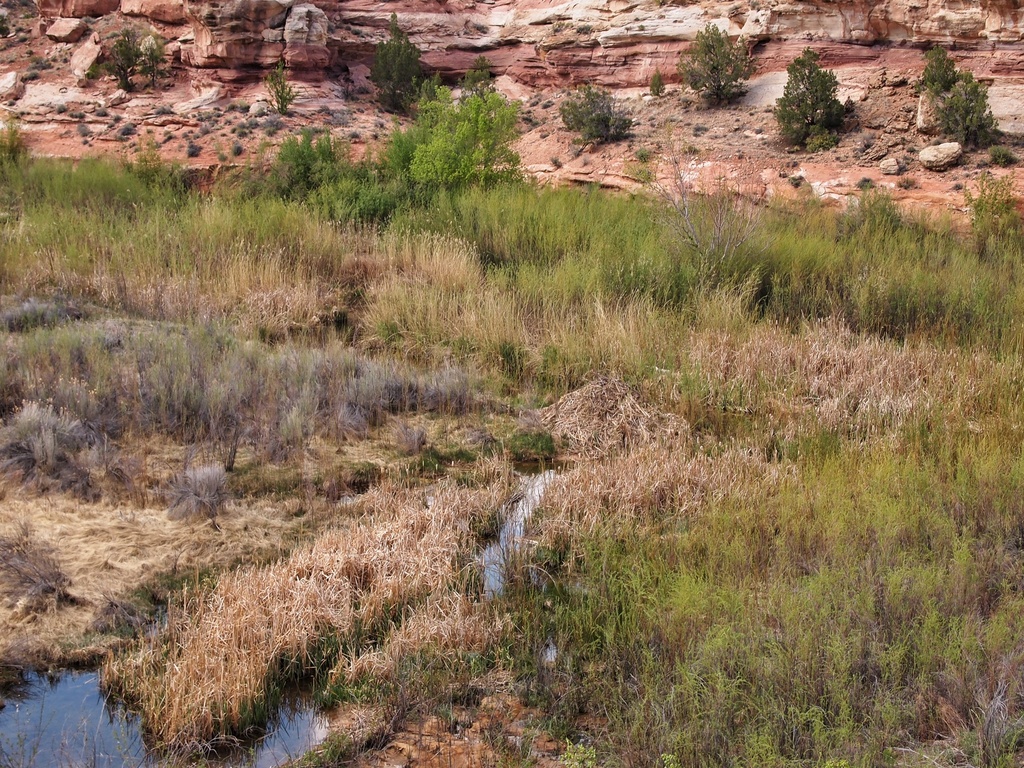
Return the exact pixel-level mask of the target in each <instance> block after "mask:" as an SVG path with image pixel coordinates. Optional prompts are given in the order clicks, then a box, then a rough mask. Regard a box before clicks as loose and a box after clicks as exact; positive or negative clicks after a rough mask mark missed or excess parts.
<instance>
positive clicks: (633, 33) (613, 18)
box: [36, 0, 1024, 87]
mask: <svg viewBox="0 0 1024 768" xmlns="http://www.w3.org/2000/svg"><path fill="white" fill-rule="evenodd" d="M36 2H37V3H38V5H39V9H40V12H41V13H42V14H43V15H44V16H47V17H58V16H62V17H81V16H87V15H88V16H98V15H102V14H106V13H110V12H112V11H114V10H117V9H118V8H120V10H121V11H122V12H123V13H125V14H128V15H135V16H142V17H146V18H149V19H151V20H153V21H156V22H160V23H164V24H180V23H187V24H188V25H189V26H190V27H191V30H190V31H191V34H192V40H191V41H188V42H185V41H183V42H182V47H181V50H180V57H181V61H182V62H183V63H185V64H187V65H191V66H195V67H204V68H218V69H221V70H223V73H222V74H223V75H224V76H227V75H231V76H232V77H244V76H246V73H247V72H248V76H250V77H253V78H255V77H259V73H260V72H261V71H262V70H264V69H266V68H268V67H272V66H274V65H275V64H276V63H277V62H279V61H282V60H283V61H285V63H286V64H287V65H288V66H289V67H290V68H292V69H293V70H304V71H306V72H309V73H315V72H317V71H322V70H324V69H325V68H327V67H329V66H331V64H333V63H334V62H338V63H339V64H340V65H341V66H343V67H347V68H348V69H349V71H355V70H356V69H357V68H360V67H363V66H366V65H367V64H368V63H369V62H370V60H371V59H372V54H373V48H374V45H375V44H376V43H377V42H379V41H380V40H382V39H384V38H385V37H386V34H387V27H388V19H389V17H390V14H391V13H392V12H395V13H397V14H398V17H399V22H400V24H401V26H402V28H403V29H404V30H405V31H406V32H407V33H408V34H409V36H410V39H411V40H412V41H413V42H414V43H415V44H416V45H418V46H419V47H420V48H421V50H422V51H423V61H424V63H425V64H426V65H427V66H428V67H429V68H431V69H433V70H435V71H438V72H440V73H441V74H442V75H450V76H457V75H459V74H461V73H463V72H465V71H466V70H467V69H468V68H469V67H471V66H472V63H473V61H474V60H475V59H476V58H477V57H478V56H480V55H481V54H483V55H486V56H487V58H488V59H489V60H490V61H491V63H492V67H493V71H494V72H495V73H496V74H498V75H504V76H508V77H509V78H511V79H512V80H513V81H515V82H517V83H519V84H523V85H526V86H533V87H537V86H547V87H550V86H558V85H564V84H569V85H571V84H576V83H581V82H591V83H596V84H600V85H605V86H611V87H623V86H643V85H646V84H647V83H648V82H649V80H650V77H651V75H652V74H653V73H654V71H655V70H656V69H660V70H661V72H662V73H663V74H664V75H665V76H666V78H667V79H668V80H669V82H673V81H674V80H675V64H676V62H677V60H678V58H679V55H680V53H682V52H683V51H685V50H686V49H687V47H688V46H689V44H690V42H691V41H692V40H693V38H694V36H695V35H696V34H697V32H698V31H700V30H701V29H702V28H703V27H704V26H706V25H707V24H714V25H716V26H718V27H719V28H720V29H722V30H724V31H725V32H726V33H728V34H729V35H730V36H731V37H739V36H744V37H746V38H747V40H749V41H750V42H751V43H755V42H757V43H763V42H765V41H770V47H773V48H774V54H773V53H772V51H771V50H768V51H760V52H759V53H761V54H763V55H759V61H760V62H761V65H762V67H764V68H767V69H769V70H779V69H782V68H784V66H785V64H786V63H788V62H789V61H790V60H792V58H793V55H796V54H797V53H799V49H800V48H801V47H803V46H804V45H807V44H808V43H809V42H810V43H814V45H815V47H816V48H818V49H820V50H821V51H822V54H823V60H824V61H825V63H826V64H827V65H829V66H837V65H841V64H853V63H857V62H861V61H863V62H865V63H867V62H868V61H870V60H871V59H872V58H873V57H874V56H876V52H875V51H872V49H871V48H870V47H869V46H870V44H874V43H897V44H907V45H913V46H916V47H919V48H923V47H925V46H927V45H930V44H934V43H939V44H942V45H947V46H954V45H955V46H956V47H957V48H971V47H975V48H977V47H979V46H991V45H993V44H1003V43H1016V42H1020V41H1024V2H1022V0H983V2H981V3H963V2H961V1H960V0H883V1H882V2H878V3H875V2H868V1H867V0H757V1H756V2H755V0H739V2H734V3H729V4H726V3H711V2H704V3H700V4H681V5H676V4H671V3H670V4H664V3H661V2H659V0H565V2H561V3H557V4H553V3H550V2H547V0H447V2H445V1H444V0H422V2H418V3H415V4H413V3H410V2H405V0H397V1H396V2H394V3H386V4H385V3H380V2H379V0H346V2H341V0H36ZM851 44H854V45H851ZM773 56H774V58H773ZM991 67H992V68H993V69H999V70H1000V73H1004V74H1005V73H1011V74H1012V73H1016V74H1021V73H1024V55H1022V54H1021V53H1019V52H1012V53H1010V52H1008V54H1007V55H1006V56H1001V57H999V61H998V62H995V63H993V64H991Z"/></svg>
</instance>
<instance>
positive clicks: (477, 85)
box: [460, 56, 494, 97]
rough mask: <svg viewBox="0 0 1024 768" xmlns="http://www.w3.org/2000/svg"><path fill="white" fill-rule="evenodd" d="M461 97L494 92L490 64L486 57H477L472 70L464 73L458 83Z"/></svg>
mask: <svg viewBox="0 0 1024 768" xmlns="http://www.w3.org/2000/svg"><path fill="white" fill-rule="evenodd" d="M460 85H461V87H462V93H463V96H464V97H465V96H470V95H474V94H481V95H482V94H485V93H489V92H491V91H493V90H494V82H493V78H492V77H491V62H490V61H488V59H487V57H486V56H477V58H476V61H474V62H473V66H472V68H471V69H470V70H469V71H468V72H466V74H465V76H464V77H463V78H462V82H461V83H460Z"/></svg>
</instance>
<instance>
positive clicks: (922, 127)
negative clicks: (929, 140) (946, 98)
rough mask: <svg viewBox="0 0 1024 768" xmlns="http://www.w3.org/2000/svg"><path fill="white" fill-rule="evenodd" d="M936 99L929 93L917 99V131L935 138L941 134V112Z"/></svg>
mask: <svg viewBox="0 0 1024 768" xmlns="http://www.w3.org/2000/svg"><path fill="white" fill-rule="evenodd" d="M936 106H937V105H936V102H935V97H934V96H933V95H932V94H930V93H928V92H927V91H926V92H924V93H922V94H921V95H920V96H919V97H918V99H917V130H919V131H920V132H921V133H924V134H928V135H929V136H933V135H935V134H937V133H938V132H939V112H938V109H936Z"/></svg>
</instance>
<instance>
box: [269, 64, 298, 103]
mask: <svg viewBox="0 0 1024 768" xmlns="http://www.w3.org/2000/svg"><path fill="white" fill-rule="evenodd" d="M263 83H264V84H265V85H266V86H267V93H269V94H270V103H271V104H272V105H273V106H274V109H275V110H276V111H277V113H278V114H279V115H287V114H288V107H290V106H291V105H292V102H293V101H295V89H294V88H292V87H291V85H290V84H289V83H288V79H287V78H286V77H285V74H284V62H283V61H279V62H278V63H277V67H276V68H275V69H274V70H272V71H271V72H268V73H267V76H266V77H265V78H263Z"/></svg>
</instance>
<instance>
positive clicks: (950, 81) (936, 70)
mask: <svg viewBox="0 0 1024 768" xmlns="http://www.w3.org/2000/svg"><path fill="white" fill-rule="evenodd" d="M924 57H925V60H926V61H927V63H926V64H925V66H924V74H923V75H922V76H921V88H922V89H923V90H925V91H927V92H929V93H931V94H932V95H934V96H941V95H942V94H944V93H947V92H948V91H950V90H952V88H953V86H954V85H956V81H957V71H956V65H955V64H954V63H953V60H952V59H951V58H950V57H949V54H948V53H946V49H945V48H939V47H937V46H936V47H935V48H932V49H931V50H930V51H928V53H926V54H925V55H924Z"/></svg>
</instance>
